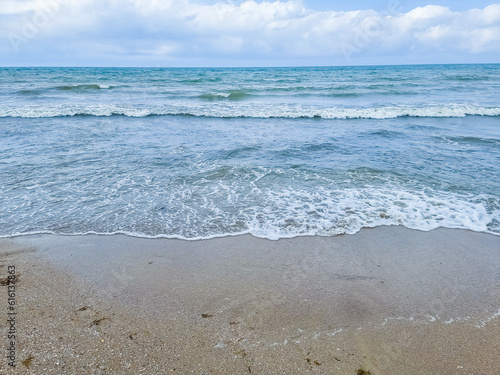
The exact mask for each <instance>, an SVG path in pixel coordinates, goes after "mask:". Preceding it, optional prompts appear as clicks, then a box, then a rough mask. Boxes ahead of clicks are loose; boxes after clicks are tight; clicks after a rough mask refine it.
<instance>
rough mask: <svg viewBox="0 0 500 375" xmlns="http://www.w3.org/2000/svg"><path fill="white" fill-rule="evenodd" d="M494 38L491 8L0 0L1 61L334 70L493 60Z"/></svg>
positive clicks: (498, 43) (499, 11)
mask: <svg viewBox="0 0 500 375" xmlns="http://www.w3.org/2000/svg"><path fill="white" fill-rule="evenodd" d="M48 4H52V7H50V6H48ZM44 14H45V16H44ZM499 31H500V4H494V5H490V6H488V7H486V8H485V9H471V10H469V11H465V12H452V11H451V10H450V9H449V8H446V7H442V6H437V5H428V6H425V7H418V8H415V9H413V10H411V11H409V12H407V13H398V14H396V13H391V10H387V11H385V12H376V11H374V10H363V11H350V12H334V11H322V12H319V11H314V10H312V9H305V8H304V5H303V3H302V2H300V1H275V2H267V1H263V2H255V1H252V0H250V1H245V2H242V3H241V4H239V5H235V4H233V3H230V2H222V1H221V2H218V3H216V4H213V5H199V4H196V3H194V2H192V1H189V0H163V1H162V0H111V1H101V0H47V1H40V0H3V3H2V8H1V9H0V35H3V36H4V37H3V38H2V39H3V41H4V42H5V43H3V44H2V45H0V54H1V56H4V58H5V57H6V61H15V60H16V59H17V58H19V59H29V58H30V56H33V55H34V54H40V53H42V54H43V53H44V52H43V51H44V50H45V49H46V47H47V46H49V45H50V51H51V53H52V54H53V53H54V52H55V53H56V54H59V57H65V58H73V59H75V60H78V58H79V57H81V56H83V55H85V56H86V57H87V58H88V57H89V56H90V58H91V55H92V53H93V52H92V45H95V46H96V48H97V46H100V47H99V58H100V59H103V58H104V59H105V58H106V53H105V51H103V49H102V46H103V45H108V46H109V56H108V57H109V59H110V60H112V58H113V51H115V53H116V51H117V50H119V51H121V53H120V55H121V57H120V58H121V59H123V58H125V57H126V56H127V55H128V56H129V57H131V58H133V57H137V56H138V55H140V56H142V58H144V59H146V60H147V59H148V58H150V59H151V61H153V62H154V61H158V60H159V59H161V58H163V57H167V56H168V57H169V58H176V59H178V60H179V61H181V60H183V59H184V60H186V59H190V58H194V57H196V58H198V59H199V58H207V59H209V58H228V59H233V60H238V59H240V60H244V59H246V58H248V57H249V56H252V58H254V59H258V58H260V59H262V60H266V59H283V60H287V59H290V60H293V59H295V58H304V59H306V58H310V57H324V58H332V62H333V60H335V59H336V60H335V61H336V62H340V63H341V62H342V61H345V60H347V61H348V62H349V60H350V59H351V58H354V57H357V56H384V55H391V56H405V55H406V54H410V53H414V52H412V51H415V50H416V51H419V53H427V54H429V55H432V54H433V53H434V52H436V51H439V52H443V51H444V52H447V51H448V52H450V53H460V54H478V53H490V54H491V53H493V54H496V56H498V54H499V53H500V32H499ZM16 44H17V45H16ZM83 48H85V50H83ZM30 54H31V55H30ZM0 63H4V62H3V61H2V57H0ZM104 63H106V61H104ZM4 64H5V63H4Z"/></svg>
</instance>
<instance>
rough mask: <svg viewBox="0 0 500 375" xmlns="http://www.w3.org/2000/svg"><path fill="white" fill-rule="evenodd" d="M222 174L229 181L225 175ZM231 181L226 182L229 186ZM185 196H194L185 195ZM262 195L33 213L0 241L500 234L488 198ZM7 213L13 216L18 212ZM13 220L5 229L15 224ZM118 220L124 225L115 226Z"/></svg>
mask: <svg viewBox="0 0 500 375" xmlns="http://www.w3.org/2000/svg"><path fill="white" fill-rule="evenodd" d="M220 172H221V173H224V174H227V173H228V172H230V171H228V170H226V171H220ZM214 180H217V181H218V183H224V181H222V180H221V178H220V176H219V175H217V176H214ZM231 181H232V180H229V181H226V182H227V183H228V184H229V183H231ZM226 186H229V185H226ZM239 190H241V188H240V189H239ZM224 194H228V196H227V198H231V199H229V200H228V199H226V200H224V202H225V203H224V205H222V206H221V205H220V204H219V205H217V204H216V202H215V201H214V200H213V198H214V195H215V196H219V197H220V196H222V195H224ZM188 195H190V196H191V197H192V196H193V195H191V192H189V191H188ZM259 195H260V196H261V197H262V199H263V201H262V204H259V205H258V206H252V205H251V206H246V207H242V206H241V205H240V204H241V203H244V202H245V201H246V200H247V198H248V197H247V196H246V195H240V194H239V193H238V191H236V192H234V191H233V190H232V189H227V190H226V189H222V190H218V191H212V194H205V197H210V198H208V199H203V200H199V201H196V202H195V201H192V202H189V199H188V200H184V201H179V200H175V202H174V201H172V202H174V204H175V205H176V207H170V208H169V209H165V207H164V206H161V207H160V206H154V207H153V206H150V207H149V209H148V210H143V209H140V208H139V207H132V206H130V207H129V208H128V209H127V210H125V211H121V214H120V215H114V214H112V213H111V214H110V215H108V216H109V218H108V219H111V221H103V220H102V216H103V215H102V213H101V214H97V215H92V216H91V217H79V215H78V214H77V211H78V207H77V206H74V207H70V210H69V212H60V213H59V214H57V213H56V212H52V214H51V215H50V217H51V219H53V220H49V222H46V218H47V216H46V215H45V213H43V212H35V213H34V214H33V215H30V220H31V217H32V216H34V217H35V219H36V218H40V219H41V220H40V221H39V223H42V222H43V221H45V222H46V223H45V224H40V225H39V226H38V228H37V227H33V226H30V225H28V226H26V225H23V223H22V222H19V223H17V225H16V224H15V225H13V226H12V228H11V229H10V230H9V229H7V231H5V232H4V233H1V234H0V237H12V236H19V235H28V234H34V233H53V234H61V235H84V234H117V233H121V234H127V235H131V236H136V237H146V238H178V239H185V240H198V239H208V238H215V237H226V236H236V235H242V234H251V235H253V236H255V237H261V238H267V239H270V240H278V239H280V238H292V237H299V236H335V235H340V234H355V233H357V232H359V231H360V230H361V229H363V228H374V227H379V226H391V225H396V226H397V225H400V226H404V227H407V228H411V229H417V230H421V231H430V230H433V229H437V228H457V229H467V230H471V231H475V232H484V233H490V234H494V235H497V236H498V235H500V226H499V223H500V221H499V219H500V216H499V215H500V211H499V210H498V209H495V208H494V207H493V208H492V207H491V206H492V204H491V203H492V202H493V206H495V207H498V199H496V198H494V197H491V196H486V195H482V196H475V197H474V196H456V195H453V194H450V193H448V194H446V193H443V192H441V193H438V192H433V191H431V190H430V189H425V191H414V192H409V191H401V190H397V189H373V188H364V189H363V188H362V189H345V190H327V189H323V188H319V189H318V190H317V191H316V192H312V191H306V190H298V189H292V188H283V189H282V190H281V191H278V190H269V189H267V190H262V191H259ZM229 201H231V202H229ZM93 209H95V208H93ZM93 209H91V211H92V210H93ZM129 210H130V211H129ZM153 211H155V212H153ZM168 211H169V212H168ZM12 212H13V215H14V212H16V213H18V210H17V211H14V210H12ZM91 213H92V212H91ZM151 215H153V216H154V218H155V219H154V220H153V216H151ZM18 216H19V215H17V216H16V218H13V220H11V221H10V222H12V223H16V221H19V218H18ZM24 216H27V214H25V215H24ZM95 218H97V220H95ZM116 218H120V219H121V220H119V221H118V222H116V221H115V219H116ZM31 222H32V221H31ZM61 223H63V224H61ZM152 223H154V224H152ZM26 228H28V229H26Z"/></svg>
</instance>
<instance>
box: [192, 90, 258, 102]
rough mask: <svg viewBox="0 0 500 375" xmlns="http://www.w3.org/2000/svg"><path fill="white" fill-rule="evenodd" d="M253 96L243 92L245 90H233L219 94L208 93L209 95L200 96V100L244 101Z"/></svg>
mask: <svg viewBox="0 0 500 375" xmlns="http://www.w3.org/2000/svg"><path fill="white" fill-rule="evenodd" d="M249 96H251V94H249V93H247V92H245V91H243V90H231V91H229V92H217V93H208V94H203V95H200V96H199V98H200V99H204V100H210V101H212V100H224V99H229V100H242V99H245V98H247V97H249Z"/></svg>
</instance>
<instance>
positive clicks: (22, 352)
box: [0, 227, 500, 375]
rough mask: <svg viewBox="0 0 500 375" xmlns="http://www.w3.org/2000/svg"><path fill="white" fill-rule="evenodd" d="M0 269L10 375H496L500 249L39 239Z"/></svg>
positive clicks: (364, 235) (453, 244)
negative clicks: (11, 333)
mask: <svg viewBox="0 0 500 375" xmlns="http://www.w3.org/2000/svg"><path fill="white" fill-rule="evenodd" d="M0 264H1V266H0V277H1V278H2V279H3V278H5V277H6V276H7V267H8V266H10V265H14V266H15V267H16V273H17V275H18V279H17V280H16V312H17V313H18V315H17V316H16V319H17V320H16V330H17V332H16V336H17V337H16V365H17V366H16V368H15V369H12V368H10V367H9V366H8V365H7V361H6V358H5V356H2V357H3V358H2V360H1V361H0V374H10V373H19V374H24V373H25V374H175V373H177V374H191V373H193V374H250V373H251V374H307V373H317V374H352V375H356V374H357V373H358V372H359V373H361V372H360V371H361V369H363V370H365V371H366V373H368V371H369V372H370V373H371V374H372V375H377V374H405V375H408V374H429V375H430V374H477V375H479V374H491V375H498V374H500V360H499V358H500V237H498V236H493V235H488V234H484V233H474V232H469V231H463V230H456V229H438V230H434V231H431V232H420V231H415V230H409V229H405V228H402V227H381V228H375V229H364V230H362V231H361V232H360V233H358V234H356V235H353V236H337V237H301V238H295V239H283V240H279V241H268V240H263V239H258V238H254V237H251V236H238V237H226V238H220V239H213V240H203V241H181V240H167V239H139V238H131V237H127V236H123V235H116V236H73V237H67V236H52V235H39V236H25V237H16V238H10V239H2V240H0ZM4 281H5V280H4ZM0 290H2V294H3V296H0V306H1V311H4V313H3V314H4V318H2V321H3V323H2V333H1V340H2V346H3V347H7V345H8V340H7V334H8V332H7V331H8V324H7V287H6V286H2V287H0ZM5 352H6V350H5Z"/></svg>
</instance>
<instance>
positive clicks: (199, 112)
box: [0, 103, 500, 119]
mask: <svg viewBox="0 0 500 375" xmlns="http://www.w3.org/2000/svg"><path fill="white" fill-rule="evenodd" d="M66 116H96V117H109V116H126V117H147V116H195V117H214V118H238V117H240V118H241V117H247V118H322V119H390V118H398V117H466V116H491V117H497V116H500V107H496V106H494V107H484V106H476V105H462V104H449V105H430V106H422V107H418V106H385V107H369V108H361V107H356V108H344V107H329V108H322V107H314V106H303V105H297V104H257V103H252V104H247V105H244V106H243V105H240V106H238V105H229V103H228V104H226V105H222V104H221V105H216V104H213V105H198V106H182V105H163V106H119V105H82V106H64V105H58V106H55V105H31V106H17V107H3V108H0V117H24V118H51V117H66Z"/></svg>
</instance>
